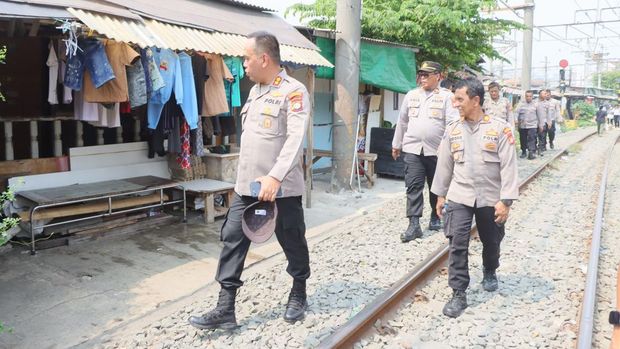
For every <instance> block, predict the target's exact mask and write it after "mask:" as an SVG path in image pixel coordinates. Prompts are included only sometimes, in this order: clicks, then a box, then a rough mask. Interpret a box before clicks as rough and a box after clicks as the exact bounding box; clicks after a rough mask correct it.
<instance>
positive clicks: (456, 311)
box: [443, 290, 467, 318]
mask: <svg viewBox="0 0 620 349" xmlns="http://www.w3.org/2000/svg"><path fill="white" fill-rule="evenodd" d="M465 308H467V296H466V294H465V291H462V290H453V293H452V299H450V300H449V301H448V303H446V305H445V306H444V307H443V314H444V315H445V316H449V317H453V318H454V317H459V316H461V314H463V311H464V310H465Z"/></svg>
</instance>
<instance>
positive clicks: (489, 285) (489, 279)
mask: <svg viewBox="0 0 620 349" xmlns="http://www.w3.org/2000/svg"><path fill="white" fill-rule="evenodd" d="M482 273H483V277H482V288H484V290H485V291H488V292H493V291H496V290H497V275H495V270H486V269H484V271H483V272H482Z"/></svg>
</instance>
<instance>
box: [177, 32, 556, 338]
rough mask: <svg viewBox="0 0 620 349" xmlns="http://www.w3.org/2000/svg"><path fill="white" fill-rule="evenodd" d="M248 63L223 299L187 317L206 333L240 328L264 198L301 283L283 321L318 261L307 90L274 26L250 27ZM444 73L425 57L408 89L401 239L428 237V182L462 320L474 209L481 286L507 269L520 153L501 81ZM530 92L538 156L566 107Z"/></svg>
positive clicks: (531, 131) (402, 130) (527, 107)
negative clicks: (311, 236)
mask: <svg viewBox="0 0 620 349" xmlns="http://www.w3.org/2000/svg"><path fill="white" fill-rule="evenodd" d="M244 68H245V70H246V75H247V76H248V77H249V78H250V79H251V80H252V81H254V82H255V83H256V85H255V86H254V87H253V88H252V90H251V91H250V94H249V96H248V100H247V102H246V104H245V105H244V107H243V108H242V110H241V118H242V125H243V132H242V134H241V150H240V157H239V165H238V171H237V183H236V186H235V195H234V198H233V202H232V203H231V205H230V206H231V208H230V210H229V211H228V214H227V216H226V220H225V222H224V224H223V226H222V231H221V240H222V241H223V244H224V247H223V249H222V251H221V254H220V258H219V264H218V271H217V276H216V280H217V281H218V282H219V283H220V286H221V289H220V293H219V297H218V301H217V305H216V306H215V308H213V309H212V310H210V311H208V312H206V313H205V314H203V315H196V316H191V317H190V318H189V323H190V324H191V325H192V326H194V327H197V328H200V329H232V328H236V327H237V320H236V314H235V301H236V297H237V293H238V289H239V288H240V287H241V286H242V285H243V282H242V281H241V273H242V271H243V266H244V262H245V258H246V256H247V253H248V250H249V247H250V243H251V241H250V239H249V238H248V237H247V236H246V235H244V230H243V229H242V223H243V218H244V217H245V216H244V211H245V210H246V209H252V208H253V204H254V203H256V202H257V201H268V202H275V205H276V206H277V212H278V214H277V218H276V224H275V233H276V236H277V238H278V242H279V243H280V245H281V246H282V248H283V250H284V254H285V256H286V258H287V260H288V267H287V272H288V273H289V274H290V275H291V277H292V279H293V282H292V287H291V289H290V293H289V298H288V302H287V304H286V309H285V311H284V313H283V318H284V320H285V321H287V322H291V323H293V322H296V321H298V320H302V319H303V318H304V316H305V312H306V309H307V306H308V303H307V296H306V280H307V279H308V278H309V277H310V261H309V252H308V244H307V242H306V238H305V231H306V229H305V223H304V212H303V207H302V203H301V195H302V193H303V192H304V180H303V172H302V167H301V166H302V161H301V156H302V149H303V138H304V134H305V130H306V128H307V127H308V119H309V118H308V116H309V113H310V101H309V96H308V91H307V90H306V88H305V87H304V85H303V84H301V83H300V82H299V81H297V80H295V79H294V78H292V77H290V76H289V75H288V74H287V73H286V71H285V70H284V69H283V68H282V67H281V63H280V51H279V43H278V40H277V38H276V37H275V36H274V35H272V34H270V33H267V32H256V33H252V34H250V35H248V39H247V42H246V45H245V60H244ZM442 74H443V68H442V66H441V65H440V64H439V63H436V62H430V61H427V62H424V63H423V64H422V66H421V67H420V69H419V79H420V87H419V88H416V89H414V90H412V91H410V92H409V93H407V95H406V97H405V100H404V101H403V104H402V107H401V110H400V115H399V121H398V122H397V125H396V130H395V135H394V139H393V142H392V147H393V149H392V156H393V157H394V159H398V158H399V157H400V156H402V157H403V160H404V162H405V165H406V166H405V184H406V188H407V210H406V212H407V216H408V217H409V227H408V228H407V230H406V231H405V232H404V233H403V234H401V240H402V241H403V242H408V241H410V240H412V239H416V238H421V237H422V236H423V233H422V229H421V227H420V221H419V219H420V217H421V216H422V210H423V206H424V205H423V190H424V184H425V183H427V184H428V185H429V188H430V192H429V198H430V203H431V209H432V210H431V220H430V224H429V229H430V230H440V229H441V228H442V222H441V218H444V224H443V225H444V233H445V235H446V237H448V239H449V241H450V267H449V285H450V287H451V288H452V289H453V296H452V299H450V300H449V301H448V303H447V304H446V305H445V307H444V310H443V313H444V314H446V315H447V316H450V317H457V316H459V315H460V314H461V313H462V312H463V310H464V309H465V308H466V307H467V301H466V297H465V290H466V289H467V287H468V285H469V273H468V265H467V264H468V260H467V256H468V252H467V251H468V246H469V230H470V227H471V223H472V219H473V217H475V219H476V224H477V226H478V232H479V235H480V238H481V241H482V244H483V253H482V259H483V266H484V270H483V272H484V278H483V282H482V286H483V288H484V289H485V290H487V291H494V290H496V289H497V287H498V282H497V277H496V274H495V270H496V269H497V267H498V266H499V247H500V242H501V240H502V238H503V236H504V224H505V223H506V220H507V219H508V214H509V211H510V206H511V204H512V201H513V200H516V199H517V197H518V180H517V166H516V156H517V155H516V150H515V145H514V144H515V139H514V136H513V133H512V132H513V128H514V123H513V115H512V112H511V107H510V103H508V101H507V100H506V99H503V98H500V97H499V85H497V84H491V85H490V86H489V94H490V96H491V98H490V99H486V98H485V90H484V86H483V85H482V83H481V82H480V81H479V80H477V79H475V78H467V79H463V80H461V81H458V82H456V84H455V85H454V86H453V89H454V93H453V92H452V91H451V90H448V89H446V88H442V87H440V86H439V83H440V81H441V79H442ZM543 96H544V94H543ZM531 97H532V93H531V92H528V93H527V94H526V101H525V102H524V103H522V104H521V105H520V106H519V107H518V108H517V112H516V113H515V115H516V116H517V120H518V125H519V132H520V135H521V139H522V142H521V144H522V147H523V146H524V144H526V142H524V141H523V137H526V138H527V144H528V149H529V151H530V156H534V153H535V151H536V146H535V142H536V135H537V134H538V136H539V137H538V139H539V145H538V149H537V150H538V153H539V154H542V151H544V147H545V139H546V136H545V135H546V134H547V133H548V134H549V137H550V138H549V141H550V146H551V148H553V135H554V133H553V130H554V128H555V119H556V118H557V117H558V114H557V113H556V110H557V109H556V105H555V104H553V103H554V102H553V100H551V99H549V98H541V100H540V101H539V102H536V103H535V102H532V101H531ZM549 97H550V96H549ZM522 149H525V148H522ZM254 181H256V182H260V184H261V187H260V192H259V194H258V196H252V193H251V191H250V183H252V182H254ZM279 193H281V195H280V194H279ZM276 194H278V195H276ZM446 200H448V201H446ZM256 214H260V212H256Z"/></svg>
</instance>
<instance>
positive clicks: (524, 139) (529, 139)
mask: <svg viewBox="0 0 620 349" xmlns="http://www.w3.org/2000/svg"><path fill="white" fill-rule="evenodd" d="M537 133H538V129H535V128H520V129H519V142H520V143H521V151H522V152H525V150H526V149H527V150H529V151H530V153H532V154H534V153H535V152H536V140H537V139H536V137H537V136H538V134H537Z"/></svg>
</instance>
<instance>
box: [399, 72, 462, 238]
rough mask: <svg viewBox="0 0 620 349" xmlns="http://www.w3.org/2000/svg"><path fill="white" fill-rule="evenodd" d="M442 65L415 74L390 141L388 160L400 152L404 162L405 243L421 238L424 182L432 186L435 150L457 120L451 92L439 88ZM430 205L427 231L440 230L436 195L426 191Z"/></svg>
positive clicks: (457, 114) (435, 162)
mask: <svg viewBox="0 0 620 349" xmlns="http://www.w3.org/2000/svg"><path fill="white" fill-rule="evenodd" d="M441 73H442V66H441V64H439V63H437V62H431V61H425V62H423V63H422V66H421V67H420V69H419V72H418V80H419V83H420V87H418V88H416V89H414V90H411V91H409V92H408V93H407V95H406V96H405V99H404V100H403V103H402V105H401V107H400V115H399V117H398V122H397V123H396V131H395V132H394V139H393V140H392V157H393V158H394V160H396V159H397V158H398V157H399V156H400V155H401V153H402V154H403V160H404V162H405V186H406V188H407V212H406V214H407V217H408V219H409V226H408V227H407V230H405V231H404V232H403V233H402V234H401V236H400V239H401V241H402V242H409V241H411V240H413V239H416V238H420V237H422V229H421V228H420V217H421V216H422V209H423V207H424V196H423V191H424V183H425V182H427V183H428V185H429V188H430V186H431V185H432V181H433V176H434V175H435V166H436V165H437V147H438V146H439V142H440V141H441V137H442V135H443V133H444V131H445V129H446V125H447V124H448V123H449V122H450V121H451V120H454V119H458V117H459V112H458V110H456V109H454V108H453V107H452V100H451V99H452V96H453V94H452V92H451V91H450V90H448V89H445V88H441V87H439V81H440V80H441ZM429 199H430V205H431V221H430V224H429V229H430V230H439V229H441V220H440V219H439V217H438V216H437V214H436V213H435V209H434V208H435V205H436V203H437V196H436V195H435V194H433V193H431V192H429Z"/></svg>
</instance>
